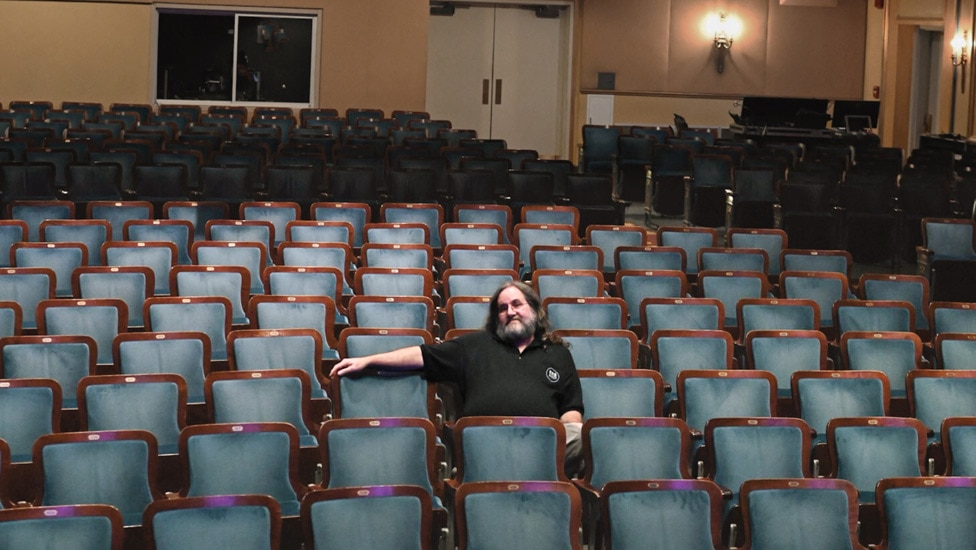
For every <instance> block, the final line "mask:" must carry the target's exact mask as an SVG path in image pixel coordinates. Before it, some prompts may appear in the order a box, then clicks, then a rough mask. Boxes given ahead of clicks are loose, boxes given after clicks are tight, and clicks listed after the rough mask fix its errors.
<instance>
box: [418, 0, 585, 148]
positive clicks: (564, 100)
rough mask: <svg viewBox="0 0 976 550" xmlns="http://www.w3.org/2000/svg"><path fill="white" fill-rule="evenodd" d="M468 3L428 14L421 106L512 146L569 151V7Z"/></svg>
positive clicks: (439, 117)
mask: <svg viewBox="0 0 976 550" xmlns="http://www.w3.org/2000/svg"><path fill="white" fill-rule="evenodd" d="M558 14H559V16H558V17H539V16H538V15H537V13H536V11H535V10H533V9H527V8H525V7H522V6H512V7H509V6H505V5H484V6H480V5H477V4H473V5H470V7H458V8H457V9H456V10H455V12H454V15H450V16H441V15H432V16H431V17H430V26H429V31H428V37H429V39H428V50H427V111H428V112H430V114H431V116H432V117H433V118H438V119H447V120H450V121H451V123H452V124H453V126H454V127H455V128H465V129H474V130H477V131H478V136H479V137H483V138H501V139H504V140H506V142H507V143H508V147H509V148H511V149H535V150H536V151H538V152H539V154H540V155H541V156H543V157H557V158H568V143H569V139H568V118H569V93H568V91H569V87H568V83H569V70H570V51H571V48H570V47H569V37H570V30H571V21H570V19H571V12H570V10H569V8H568V7H567V8H565V9H562V10H559V11H558Z"/></svg>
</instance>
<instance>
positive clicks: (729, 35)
mask: <svg viewBox="0 0 976 550" xmlns="http://www.w3.org/2000/svg"><path fill="white" fill-rule="evenodd" d="M739 26H740V24H739V21H738V19H736V18H734V17H729V16H727V15H726V14H724V13H719V14H717V15H712V16H711V17H710V18H709V20H708V21H707V22H706V27H707V28H708V29H709V30H710V31H711V32H710V34H711V35H712V43H713V44H714V46H715V50H716V54H717V55H718V57H717V58H716V61H715V70H717V71H718V72H720V73H721V72H723V71H725V56H726V55H727V53H728V51H729V50H730V49H732V43H733V42H734V41H735V37H736V35H737V34H738V31H739Z"/></svg>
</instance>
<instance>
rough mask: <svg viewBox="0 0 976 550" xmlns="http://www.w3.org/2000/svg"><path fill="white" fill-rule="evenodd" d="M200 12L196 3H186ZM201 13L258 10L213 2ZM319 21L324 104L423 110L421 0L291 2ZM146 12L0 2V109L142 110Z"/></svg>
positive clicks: (143, 8)
mask: <svg viewBox="0 0 976 550" xmlns="http://www.w3.org/2000/svg"><path fill="white" fill-rule="evenodd" d="M185 3H192V4H203V3H204V2H185ZM205 3H206V4H208V5H214V4H222V5H235V6H246V5H264V6H267V5H268V4H269V3H268V2H258V1H255V0H213V1H207V2H205ZM275 5H276V6H280V7H289V8H304V9H315V10H319V11H320V13H321V29H322V32H321V35H322V40H321V50H320V52H319V60H320V65H319V66H320V82H319V103H320V104H321V105H322V106H329V107H336V108H339V109H345V108H347V107H380V108H383V109H385V110H387V111H390V110H393V109H413V110H417V109H423V107H424V95H425V81H426V69H427V17H428V15H427V7H428V2H427V0H291V1H290V2H288V4H275ZM151 20H152V6H151V5H150V4H149V3H148V1H146V0H142V1H137V2H133V3H116V2H110V1H109V2H47V1H32V0H26V1H10V0H0V21H3V22H4V32H3V33H0V52H3V53H2V54H0V75H2V78H0V102H3V103H6V102H8V101H10V100H12V99H43V100H48V101H53V102H54V103H55V104H60V102H61V101H64V100H74V101H97V102H101V103H103V104H105V105H108V104H110V103H114V102H140V103H145V102H148V101H149V99H150V97H151V90H150V58H151V55H152V44H151Z"/></svg>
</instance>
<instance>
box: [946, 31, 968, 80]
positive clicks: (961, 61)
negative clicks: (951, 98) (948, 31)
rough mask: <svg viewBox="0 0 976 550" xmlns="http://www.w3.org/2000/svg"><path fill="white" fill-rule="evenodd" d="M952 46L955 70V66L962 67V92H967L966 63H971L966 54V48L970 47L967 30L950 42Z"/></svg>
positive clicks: (951, 57)
mask: <svg viewBox="0 0 976 550" xmlns="http://www.w3.org/2000/svg"><path fill="white" fill-rule="evenodd" d="M950 45H951V46H952V54H951V56H950V59H951V60H952V66H953V70H955V67H961V68H962V79H961V83H960V85H959V87H960V90H959V91H960V93H966V64H967V63H969V57H968V56H967V55H966V50H968V49H969V39H968V37H967V31H962V36H959V35H956V37H955V38H953V39H952V42H951V43H950Z"/></svg>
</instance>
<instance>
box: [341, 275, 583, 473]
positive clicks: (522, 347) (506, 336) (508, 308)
mask: <svg viewBox="0 0 976 550" xmlns="http://www.w3.org/2000/svg"><path fill="white" fill-rule="evenodd" d="M365 368H374V369H422V372H423V374H424V376H426V377H427V378H428V379H429V380H431V381H434V382H452V383H454V384H456V385H457V387H458V388H459V390H460V393H461V395H462V396H463V405H462V408H461V413H460V415H461V416H543V417H550V418H558V419H559V420H560V421H561V422H562V423H563V425H564V426H565V427H566V434H567V436H566V439H567V449H566V465H565V467H566V474H567V475H568V476H570V477H572V476H573V475H574V474H577V473H579V468H580V465H581V460H582V454H581V444H580V438H579V434H580V426H581V423H582V421H583V392H582V388H581V386H580V381H579V376H578V375H577V373H576V365H575V364H574V363H573V357H572V355H570V353H569V349H568V348H567V347H566V345H565V344H564V343H563V342H562V341H561V340H560V339H559V338H558V337H556V336H554V335H552V334H551V333H550V331H549V319H548V316H547V315H546V312H545V310H544V309H543V308H542V301H541V299H540V298H539V295H538V294H536V292H535V291H534V290H533V289H532V288H531V287H530V286H528V285H526V284H525V283H522V282H518V281H516V282H510V283H507V284H505V285H503V286H502V287H501V288H499V289H498V290H497V291H496V292H495V294H494V296H492V298H491V303H490V306H489V313H488V318H487V320H486V322H485V327H484V329H483V330H479V331H477V332H474V333H471V334H466V335H464V336H461V337H458V338H456V339H453V340H448V341H446V342H441V343H439V344H432V345H423V346H410V347H406V348H401V349H398V350H394V351H390V352H386V353H379V354H375V355H368V356H365V357H350V358H346V359H343V360H342V361H340V362H339V363H337V364H336V365H335V367H333V368H332V372H331V375H332V376H335V375H339V376H343V375H347V374H351V373H355V372H359V371H361V370H363V369H365Z"/></svg>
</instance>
